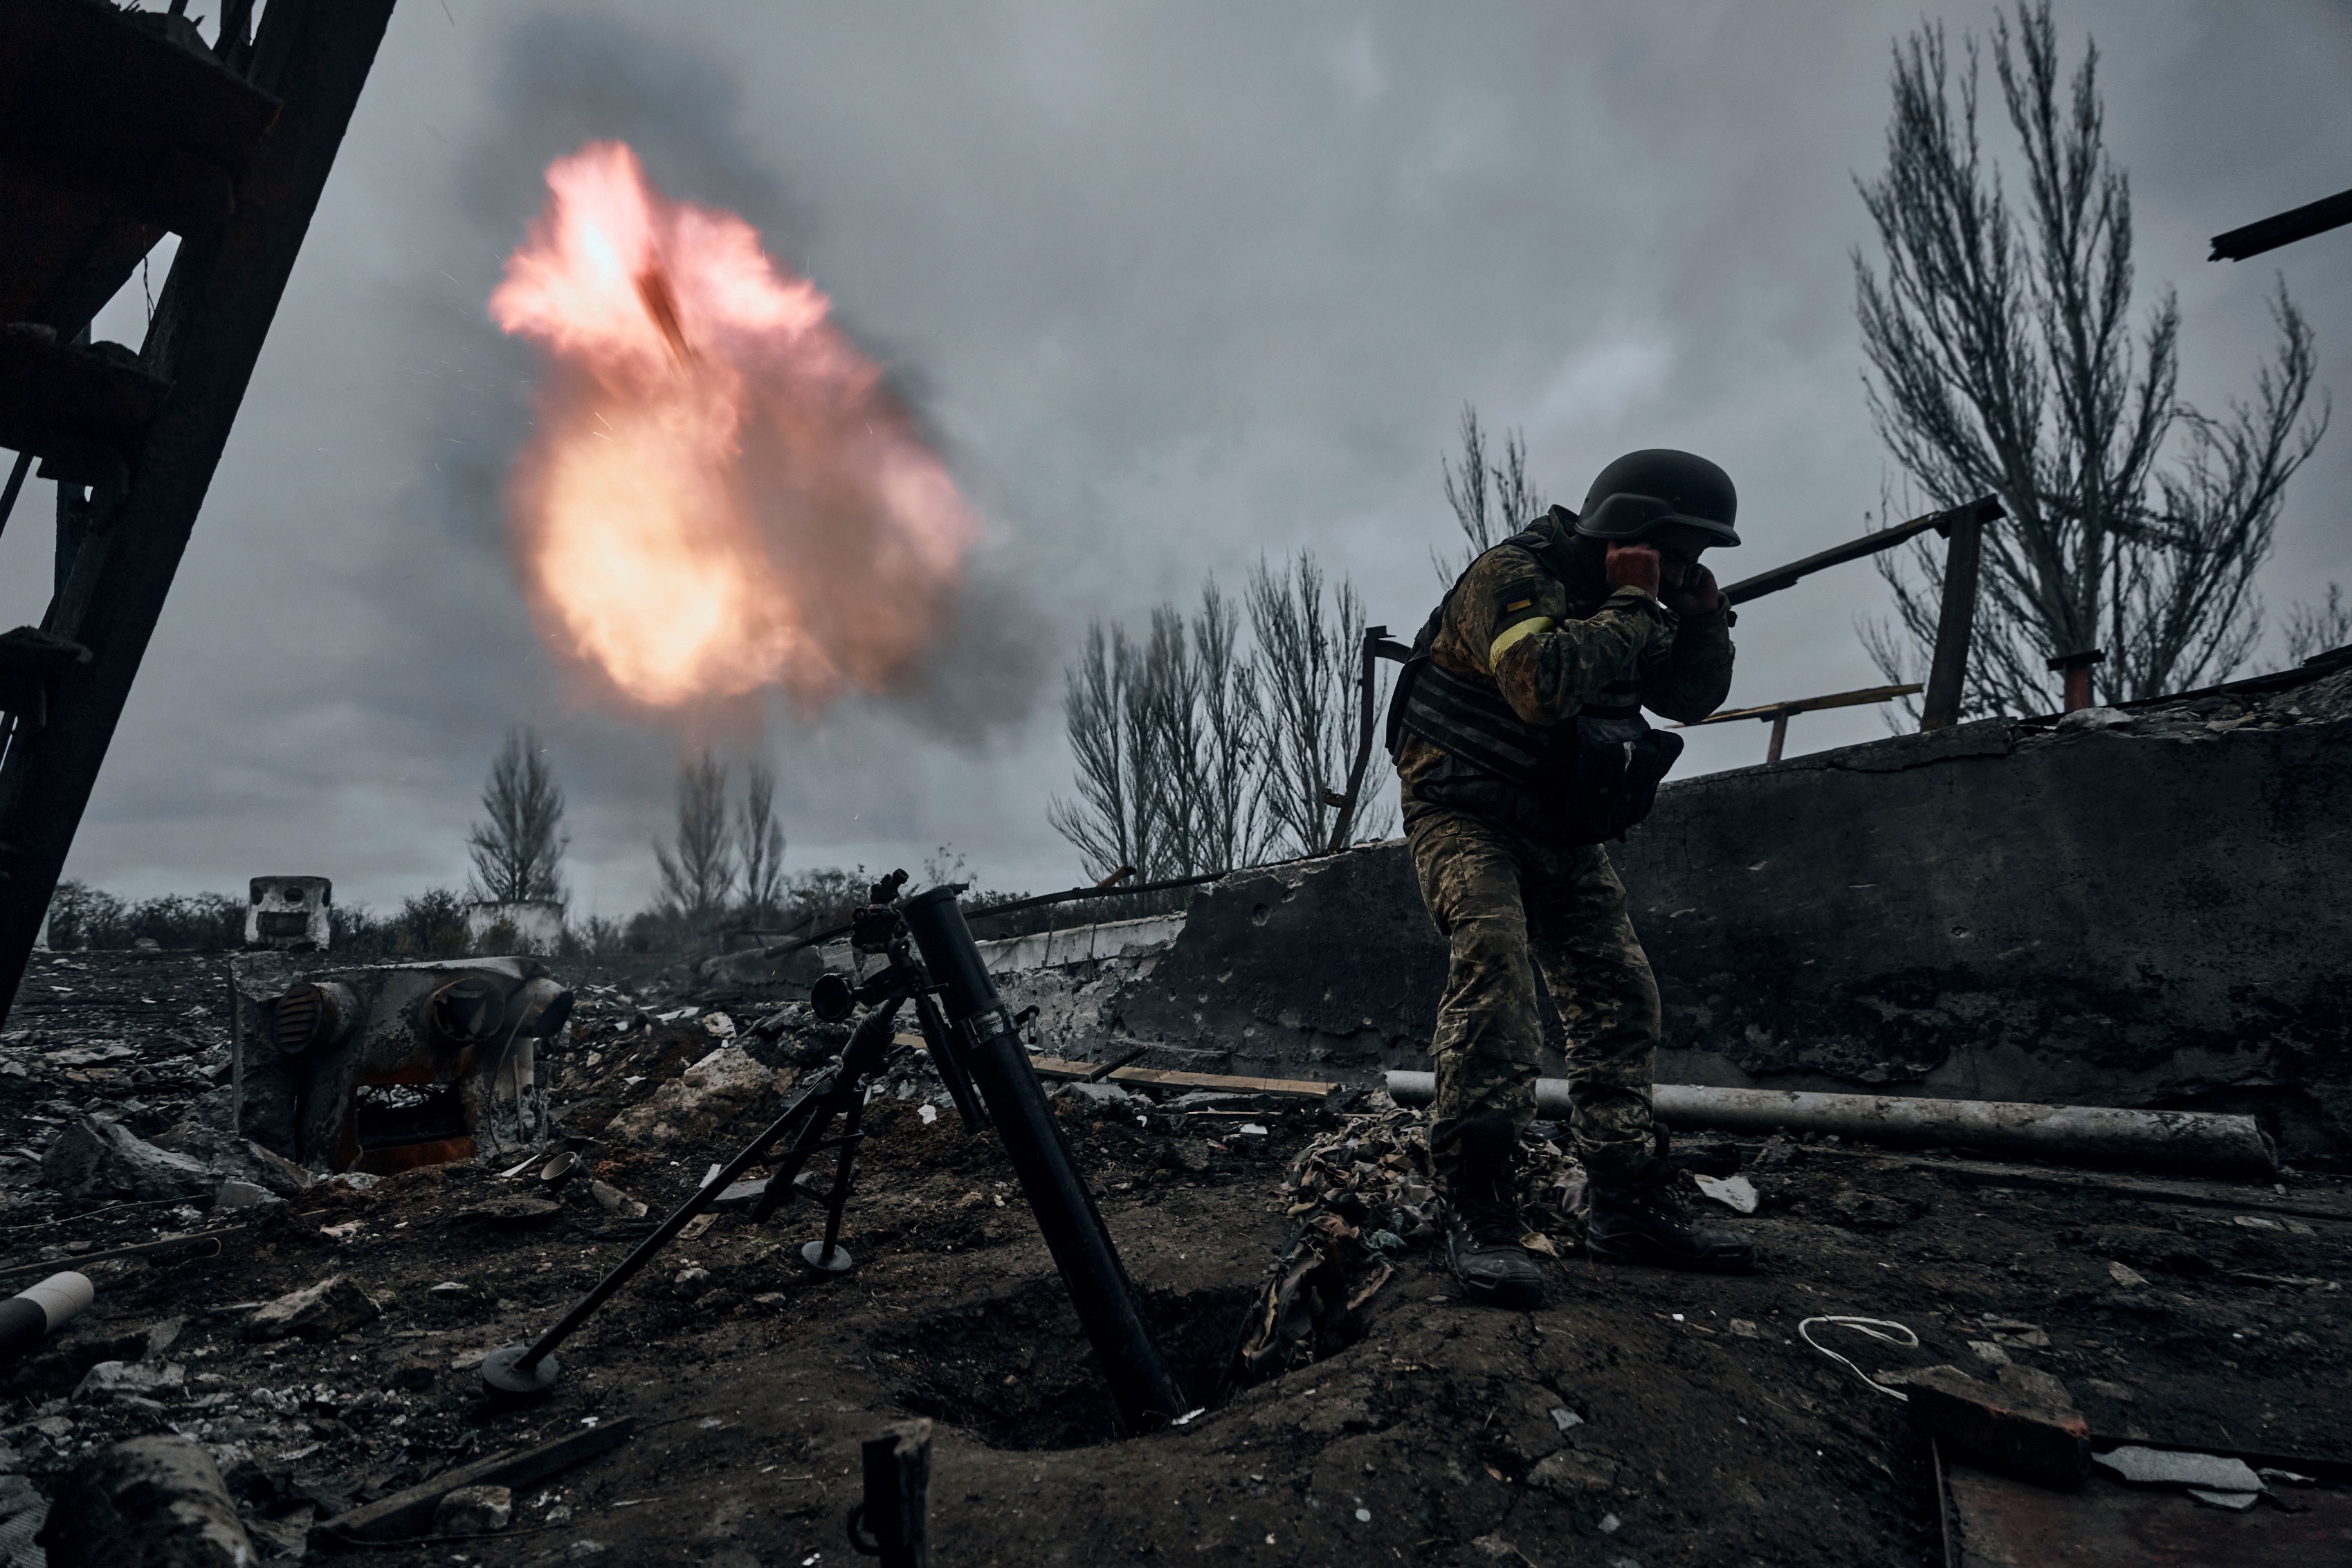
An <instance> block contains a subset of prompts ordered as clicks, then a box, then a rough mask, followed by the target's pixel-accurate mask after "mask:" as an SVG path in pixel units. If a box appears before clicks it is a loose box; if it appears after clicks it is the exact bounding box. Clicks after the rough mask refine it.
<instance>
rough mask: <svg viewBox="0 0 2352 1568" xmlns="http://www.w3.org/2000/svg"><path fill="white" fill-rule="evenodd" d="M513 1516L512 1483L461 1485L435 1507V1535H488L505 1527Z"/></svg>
mask: <svg viewBox="0 0 2352 1568" xmlns="http://www.w3.org/2000/svg"><path fill="white" fill-rule="evenodd" d="M513 1518H514V1490H513V1489H512V1488H510V1487H494V1486H472V1487H459V1488H457V1489H456V1490H454V1491H452V1492H450V1493H449V1494H448V1495H447V1496H446V1497H444V1498H443V1499H442V1500H440V1502H439V1503H438V1504H436V1506H435V1508H434V1510H433V1533H434V1534H436V1535H488V1534H489V1533H490V1532H491V1531H499V1530H504V1529H505V1528H506V1527H507V1524H508V1521H510V1520H512V1519H513Z"/></svg>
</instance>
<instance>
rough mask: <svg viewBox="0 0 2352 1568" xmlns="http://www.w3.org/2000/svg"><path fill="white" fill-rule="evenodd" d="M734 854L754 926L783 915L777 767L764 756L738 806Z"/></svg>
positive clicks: (745, 907) (746, 910)
mask: <svg viewBox="0 0 2352 1568" xmlns="http://www.w3.org/2000/svg"><path fill="white" fill-rule="evenodd" d="M735 853H736V857H737V860H738V863H739V864H740V866H741V868H742V874H743V878H742V879H743V898H742V905H743V915H744V918H745V920H747V921H750V922H751V924H752V925H755V926H758V925H762V924H764V923H766V922H768V921H774V920H777V919H778V918H780V917H781V915H782V910H783V904H784V830H783V828H782V826H781V825H779V824H778V823H777V821H776V770H775V769H774V768H773V767H772V766H770V765H769V764H768V763H767V762H766V761H765V760H764V759H763V760H761V761H759V762H755V763H752V764H751V773H750V776H749V777H748V778H746V779H745V780H744V784H743V802H742V804H741V805H740V806H738V807H737V808H736V816H735Z"/></svg>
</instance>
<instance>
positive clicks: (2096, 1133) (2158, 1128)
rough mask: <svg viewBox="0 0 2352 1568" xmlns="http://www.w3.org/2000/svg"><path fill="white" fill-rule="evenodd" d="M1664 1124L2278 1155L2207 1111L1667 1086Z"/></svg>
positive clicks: (2127, 1160) (2242, 1120)
mask: <svg viewBox="0 0 2352 1568" xmlns="http://www.w3.org/2000/svg"><path fill="white" fill-rule="evenodd" d="M1388 1089H1389V1095H1390V1097H1391V1099H1393V1100H1395V1101H1396V1102H1397V1103H1398V1104H1400V1105H1426V1104H1428V1103H1429V1102H1430V1101H1431V1100H1434V1099H1436V1098H1437V1077H1436V1075H1435V1074H1434V1073H1425V1072H1391V1073H1390V1074H1389V1075H1388ZM1655 1103H1656V1106H1657V1113H1658V1120H1659V1121H1664V1122H1665V1123H1666V1124H1667V1125H1668V1126H1670V1127H1706V1128H1711V1129H1714V1130H1716V1131H1723V1132H1764V1133H1769V1132H1773V1131H1780V1130H1783V1129H1785V1130H1787V1131H1792V1132H1822V1133H1832V1132H1833V1133H1836V1134H1837V1135H1838V1136H1840V1137H1842V1138H1860V1139H1864V1140H1866V1141H1867V1142H1874V1143H1896V1144H1958V1145H1960V1146H1962V1147H1965V1148H1970V1149H1981V1150H1984V1151H1986V1152H1990V1153H2002V1154H2023V1155H2030V1156H2035V1157H2039V1158H2043V1159H2072V1160H2079V1161H2083V1162H2085V1163H2096V1164H2107V1165H2137V1166H2142V1167H2145V1168H2147V1169H2151V1170H2162V1171H2200V1172H2204V1173H2210V1174H2213V1175H2231V1176H2259V1177H2263V1178H2268V1177H2270V1176H2272V1175H2274V1174H2275V1173H2277V1170H2278V1152H2277V1150H2276V1149H2275V1148H2274V1147H2273V1145H2272V1143H2271V1141H2270V1139H2269V1137H2268V1136H2266V1135H2265V1134H2264V1133H2263V1130H2262V1128H2261V1126H2260V1125H2259V1124H2258V1123H2256V1121H2254V1119H2253V1118H2252V1117H2251V1116H2228V1115H2221V1114H2218V1113H2216V1112H2213V1111H2205V1110H2124V1109H2122V1108H2120V1107H2115V1106H2104V1105H2041V1104H2036V1103H2033V1102H2032V1101H2027V1100H1921V1099H1911V1098H1906V1097H1904V1096H1901V1095H1892V1094H1817V1093H1812V1092H1810V1091H1805V1090H1797V1089H1706V1088H1703V1087H1701V1086H1700V1085H1697V1084H1689V1083H1662V1084H1659V1085H1658V1086H1657V1089H1656V1101H1655ZM1536 1109H1537V1110H1538V1111H1540V1112H1542V1113H1543V1114H1545V1115H1547V1116H1558V1117H1564V1116H1566V1115H1568V1114H1569V1097H1568V1080H1567V1079H1558V1078H1540V1079H1537V1080H1536Z"/></svg>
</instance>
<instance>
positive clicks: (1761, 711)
mask: <svg viewBox="0 0 2352 1568" xmlns="http://www.w3.org/2000/svg"><path fill="white" fill-rule="evenodd" d="M1918 690H1919V688H1918V687H1916V686H1870V687H1864V689H1861V690H1859V691H1833V692H1832V693H1831V694H1830V695H1828V696H1827V697H1800V698H1798V699H1796V700H1793V701H1790V702H1767V703H1764V704H1762V705H1761V706H1759V707H1755V708H1727V709H1725V710H1723V711H1722V712H1720V713H1710V714H1708V715H1707V716H1706V718H1704V719H1700V720H1696V721H1694V722H1692V723H1689V724H1677V725H1675V729H1677V730H1690V729H1696V727H1697V726H1698V725H1700V724H1728V723H1730V722H1731V721H1733V720H1735V719H1773V718H1778V717H1780V715H1782V714H1786V713H1813V712H1818V711H1819V710H1822V709H1824V708H1859V707H1861V706H1863V705H1864V703H1870V702H1892V701H1893V700H1895V699H1896V698H1897V697H1910V696H1913V695H1915V694H1916V693H1917V692H1918Z"/></svg>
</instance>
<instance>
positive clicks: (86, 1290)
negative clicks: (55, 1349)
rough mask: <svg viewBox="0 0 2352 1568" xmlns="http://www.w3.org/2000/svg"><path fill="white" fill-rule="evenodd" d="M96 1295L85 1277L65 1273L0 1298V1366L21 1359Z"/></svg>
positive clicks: (67, 1321)
mask: <svg viewBox="0 0 2352 1568" xmlns="http://www.w3.org/2000/svg"><path fill="white" fill-rule="evenodd" d="M96 1296H97V1291H96V1289H94V1288H93V1287H92V1286H91V1285H90V1282H89V1279H88V1278H87V1277H86V1276H83V1275H80V1274H75V1273H72V1272H67V1273H64V1274H52V1275H50V1276H49V1277H48V1278H47V1279H44V1280H42V1281H41V1282H40V1283H39V1284H37V1285H36V1286H34V1287H32V1288H31V1289H27V1290H22V1291H19V1292H18V1293H17V1294H16V1295H14V1296H11V1297H9V1298H8V1299H7V1300H5V1301H0V1366H5V1365H6V1364H7V1363H10V1362H13V1361H17V1360H19V1359H21V1358H22V1357H24V1356H25V1355H26V1352H30V1351H31V1350H32V1349H33V1348H34V1347H35V1346H36V1345H38V1344H39V1343H40V1342H42V1341H43V1340H45V1339H47V1338H48V1337H49V1335H50V1334H52V1333H54V1332H55V1331H57V1330H58V1329H60V1328H63V1327H64V1326H65V1325H66V1324H67V1323H69V1322H71V1321H73V1320H74V1319H75V1318H76V1317H77V1316H79V1314H80V1312H81V1310H82V1309H83V1308H85V1307H87V1306H89V1304H90V1302H91V1300H93V1299H94V1298H95V1297H96Z"/></svg>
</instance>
